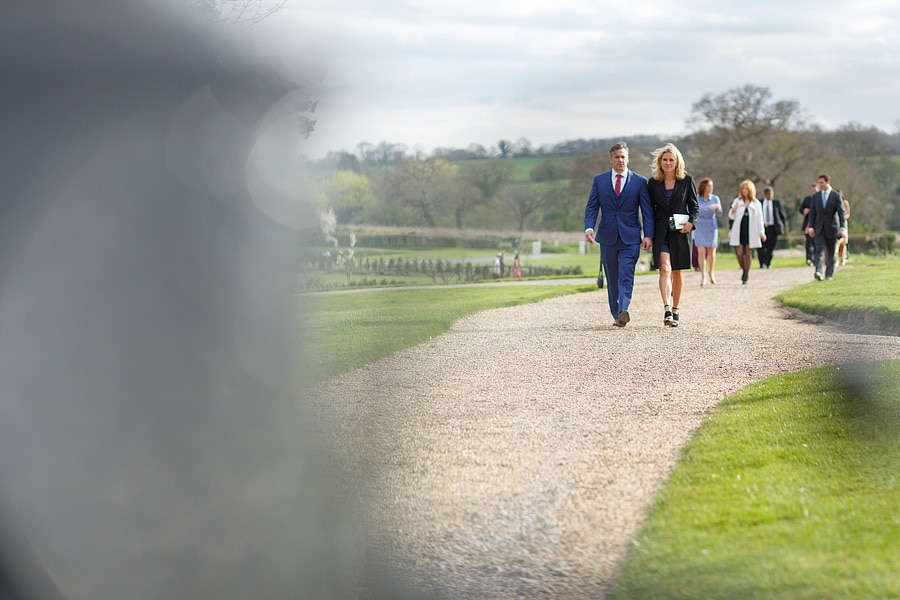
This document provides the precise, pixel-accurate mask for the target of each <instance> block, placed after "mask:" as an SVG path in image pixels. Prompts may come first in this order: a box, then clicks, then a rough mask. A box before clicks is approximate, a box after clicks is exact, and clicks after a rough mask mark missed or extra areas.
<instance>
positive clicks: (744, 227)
mask: <svg viewBox="0 0 900 600" xmlns="http://www.w3.org/2000/svg"><path fill="white" fill-rule="evenodd" d="M749 243H750V209H749V208H748V209H747V210H745V211H744V216H743V217H741V244H749Z"/></svg>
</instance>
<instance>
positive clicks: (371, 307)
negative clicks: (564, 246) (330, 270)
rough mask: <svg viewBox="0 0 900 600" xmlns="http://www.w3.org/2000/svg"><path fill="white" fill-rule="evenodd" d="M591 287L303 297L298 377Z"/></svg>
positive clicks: (326, 373) (324, 373)
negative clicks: (464, 321)
mask: <svg viewBox="0 0 900 600" xmlns="http://www.w3.org/2000/svg"><path fill="white" fill-rule="evenodd" d="M591 289H593V290H596V289H597V288H596V285H593V286H592V285H583V286H578V285H521V286H520V285H512V286H492V285H478V286H474V287H472V286H466V287H463V286H459V287H453V288H432V289H415V290H405V289H391V290H366V291H360V292H356V293H347V292H345V293H337V294H320V295H308V296H304V297H302V300H301V302H302V315H303V318H302V319H301V323H300V339H301V341H302V352H303V361H302V363H303V365H304V369H303V370H304V372H303V373H301V375H302V377H303V381H305V382H315V381H322V380H324V379H326V378H328V377H330V376H332V375H336V374H338V373H342V372H344V371H348V370H350V369H353V368H355V367H358V366H360V365H364V364H367V363H370V362H374V361H376V360H378V359H379V358H383V357H385V356H389V355H391V354H393V353H394V352H397V351H398V350H402V349H404V348H408V347H410V346H414V345H415V344H418V343H420V342H423V341H425V340H427V339H429V338H431V337H434V336H436V335H440V334H442V333H444V332H445V331H447V330H448V329H449V328H450V327H451V326H452V325H453V323H455V322H456V321H458V320H459V319H461V318H462V317H464V316H466V315H470V314H472V313H475V312H478V311H482V310H486V309H489V308H498V307H502V306H514V305H516V304H525V303H529V302H537V301H539V300H544V299H545V298H552V297H555V296H562V295H565V294H574V293H579V292H585V291H588V290H591Z"/></svg>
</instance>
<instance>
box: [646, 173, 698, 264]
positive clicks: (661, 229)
mask: <svg viewBox="0 0 900 600" xmlns="http://www.w3.org/2000/svg"><path fill="white" fill-rule="evenodd" d="M647 187H648V189H649V191H650V203H651V204H652V205H653V214H654V218H653V224H654V235H653V265H651V268H653V269H658V268H659V254H660V252H661V251H662V246H663V243H665V241H666V237H667V236H668V239H669V260H670V262H671V263H672V269H673V270H676V271H679V270H682V269H691V268H692V265H691V236H690V234H688V235H685V234H683V233H679V232H677V231H673V232H672V233H671V235H670V234H669V217H671V216H672V215H673V214H675V213H678V214H686V215H688V220H689V221H690V222H691V223H694V226H695V227H696V223H697V217H698V216H699V214H700V204H699V203H698V202H697V186H696V185H694V179H693V177H691V176H690V175H685V176H684V179H679V180H677V181H675V189H674V190H673V191H672V200H671V201H669V200H667V199H666V184H665V183H664V182H662V181H659V180H657V179H652V178H651V179H649V180H647Z"/></svg>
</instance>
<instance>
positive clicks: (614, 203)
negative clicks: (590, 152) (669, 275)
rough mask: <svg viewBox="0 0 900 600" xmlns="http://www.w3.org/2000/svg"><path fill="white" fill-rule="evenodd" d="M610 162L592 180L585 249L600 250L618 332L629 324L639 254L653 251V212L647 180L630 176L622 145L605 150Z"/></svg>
mask: <svg viewBox="0 0 900 600" xmlns="http://www.w3.org/2000/svg"><path fill="white" fill-rule="evenodd" d="M609 161H610V163H611V164H612V169H611V170H609V171H604V172H603V173H600V174H599V175H596V176H595V177H594V183H593V186H592V187H591V193H590V195H589V196H588V201H587V205H586V206H585V208H584V237H585V239H586V240H587V241H588V243H589V244H593V243H594V242H595V241H596V242H598V243H599V244H600V260H601V261H602V263H603V269H604V270H605V271H606V276H607V278H608V279H609V285H608V286H607V293H608V296H609V312H610V313H611V314H612V316H613V319H615V323H614V325H615V326H616V327H625V325H626V324H627V323H628V321H630V320H631V317H630V315H629V314H628V307H629V306H630V305H631V294H632V292H633V291H634V268H635V265H637V261H638V258H639V257H640V254H641V248H643V249H644V250H649V249H650V247H651V246H652V245H653V208H652V207H651V205H650V195H649V193H648V191H647V179H646V177H643V176H641V175H639V174H637V173H635V172H634V171H629V170H628V145H627V144H626V143H625V142H619V143H617V144H614V145H613V147H612V148H610V149H609ZM638 211H640V214H638ZM598 216H599V218H600V222H599V224H597V218H598ZM642 222H643V230H644V235H643V239H642V238H641V224H642ZM595 226H596V227H597V231H596V234H595V233H594V227H595Z"/></svg>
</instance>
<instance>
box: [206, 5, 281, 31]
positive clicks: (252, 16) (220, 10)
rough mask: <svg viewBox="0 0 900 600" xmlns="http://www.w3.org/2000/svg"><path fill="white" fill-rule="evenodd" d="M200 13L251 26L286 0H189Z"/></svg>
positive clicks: (225, 21) (273, 12)
mask: <svg viewBox="0 0 900 600" xmlns="http://www.w3.org/2000/svg"><path fill="white" fill-rule="evenodd" d="M191 2H192V3H193V6H194V7H195V8H196V9H198V10H199V11H200V12H201V14H203V15H205V16H206V17H208V18H210V19H212V20H214V21H221V22H224V23H230V24H232V25H235V26H238V27H252V26H253V25H256V24H257V23H259V22H260V21H262V20H263V19H265V18H267V17H270V16H272V15H273V14H275V13H276V12H278V11H279V10H280V9H281V7H283V6H284V4H285V2H287V0H191Z"/></svg>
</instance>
